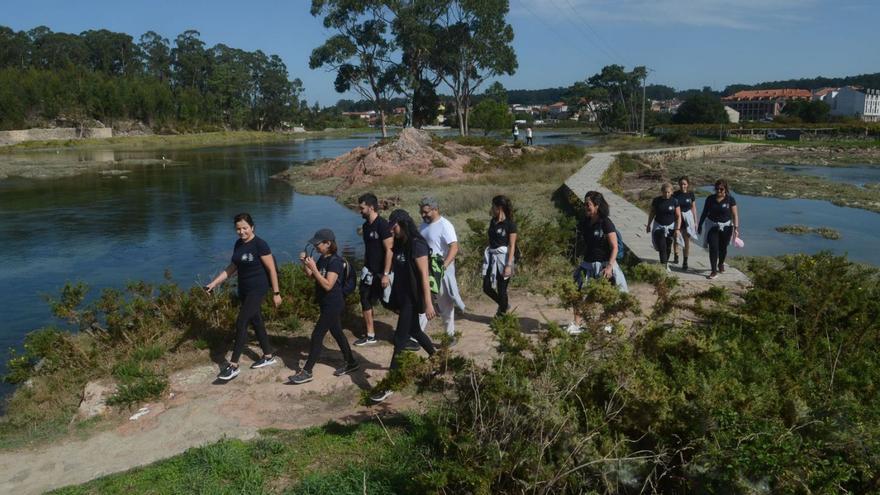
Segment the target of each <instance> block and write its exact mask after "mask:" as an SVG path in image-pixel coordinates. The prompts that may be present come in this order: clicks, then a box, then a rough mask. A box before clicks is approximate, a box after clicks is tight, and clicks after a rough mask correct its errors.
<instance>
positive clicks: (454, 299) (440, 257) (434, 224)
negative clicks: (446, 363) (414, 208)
mask: <svg viewBox="0 0 880 495" xmlns="http://www.w3.org/2000/svg"><path fill="white" fill-rule="evenodd" d="M419 213H420V214H421V216H422V220H423V222H422V225H421V226H420V227H419V233H420V234H422V237H424V238H425V242H427V243H428V247H429V248H430V249H431V259H430V260H429V261H430V262H431V264H432V265H435V266H438V267H441V268H442V272H443V276H442V277H441V278H440V281H439V282H440V284H439V287H437V288H436V290H437V292H436V293H437V308H438V309H439V310H440V311H439V314H440V317H441V318H442V319H443V324H444V325H445V326H446V335H447V336H448V337H449V346H450V347H451V346H454V345H455V344H456V343H457V342H458V339H457V338H456V337H455V307H456V306H458V309H459V310H461V311H464V310H465V307H464V302H462V300H461V294H460V293H459V290H458V281H457V280H456V278H455V256H456V255H457V254H458V238H457V237H456V235H455V226H453V225H452V222H450V221H449V220H447V219H445V218H443V216H442V215H441V214H440V203H439V202H438V201H437V200H436V199H434V198H432V197H430V196H429V197H425V198H422V200H421V201H420V202H419ZM433 290H434V289H432V291H433ZM419 322H420V324H421V325H422V330H425V328H427V323H428V321H427V320H426V319H425V317H424V315H421V316H420V317H419Z"/></svg>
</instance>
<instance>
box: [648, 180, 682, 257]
mask: <svg viewBox="0 0 880 495" xmlns="http://www.w3.org/2000/svg"><path fill="white" fill-rule="evenodd" d="M680 225H681V208H679V206H678V201H676V199H675V198H673V197H672V184H670V183H669V182H666V183H664V184H663V185H662V186H660V196H657V197H656V198H654V200H653V201H651V211H650V212H649V213H648V223H647V225H645V232H648V233H650V234H651V242H652V243H653V244H654V249H655V250H656V251H657V252H658V253H660V264H662V265H663V267H664V268H665V269H666V270H669V254H670V253H671V252H672V244H673V243H674V242H676V238H677V236H678V232H679V231H678V229H679V226H680Z"/></svg>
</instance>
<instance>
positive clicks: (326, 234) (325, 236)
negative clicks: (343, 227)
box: [309, 229, 336, 246]
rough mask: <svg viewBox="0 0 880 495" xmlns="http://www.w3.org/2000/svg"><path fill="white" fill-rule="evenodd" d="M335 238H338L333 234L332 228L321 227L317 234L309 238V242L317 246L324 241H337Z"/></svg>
mask: <svg viewBox="0 0 880 495" xmlns="http://www.w3.org/2000/svg"><path fill="white" fill-rule="evenodd" d="M335 240H336V236H335V235H333V231H332V230H330V229H321V230H319V231H317V232H315V235H313V236H312V238H311V239H309V244H311V245H313V246H317V245H318V244H320V243H322V242H324V241H335Z"/></svg>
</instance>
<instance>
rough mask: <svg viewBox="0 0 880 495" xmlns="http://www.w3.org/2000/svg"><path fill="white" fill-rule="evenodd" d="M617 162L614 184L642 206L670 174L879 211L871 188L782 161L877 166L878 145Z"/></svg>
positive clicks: (755, 191)
mask: <svg viewBox="0 0 880 495" xmlns="http://www.w3.org/2000/svg"><path fill="white" fill-rule="evenodd" d="M618 163H619V164H620V166H621V167H620V168H618V170H619V172H618V175H617V177H616V182H617V183H616V184H615V185H614V186H615V187H614V188H615V189H617V190H618V191H619V192H620V193H621V194H623V195H624V197H626V198H627V199H628V200H630V201H632V202H634V203H636V204H638V205H639V206H641V207H643V208H644V207H646V205H647V203H648V202H650V199H651V198H653V197H654V196H656V195H657V194H659V188H660V184H662V183H663V182H665V181H672V182H674V181H675V178H677V177H681V176H683V175H685V176H688V177H690V179H691V184H692V185H693V186H696V187H699V186H704V185H707V184H712V183H714V181H715V180H717V179H718V178H725V179H727V181H728V182H729V183H730V186H731V187H732V188H733V190H734V191H736V192H737V193H740V194H747V195H751V196H764V197H773V198H780V199H793V198H801V199H816V200H824V201H830V202H831V203H833V204H835V205H838V206H847V207H851V208H860V209H864V210H869V211H874V212H880V195H878V194H877V190H876V188H874V187H860V186H857V185H854V184H846V183H842V182H835V181H832V180H828V179H825V178H822V177H815V176H810V175H803V174H795V173H791V172H790V171H786V169H785V165H813V166H824V167H828V166H837V167H845V166H848V165H852V164H854V163H859V164H862V165H865V164H867V165H869V166H870V165H872V164H877V165H878V166H880V149H873V148H870V149H845V150H835V149H831V148H808V147H805V148H801V147H781V146H753V147H751V148H748V149H746V150H743V151H740V152H732V153H725V154H723V155H717V156H706V157H702V158H698V159H689V160H669V161H659V162H658V161H648V160H646V159H644V158H642V157H635V156H625V157H623V158H622V159H621V160H620V161H619V162H618Z"/></svg>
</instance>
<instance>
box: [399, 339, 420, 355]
mask: <svg viewBox="0 0 880 495" xmlns="http://www.w3.org/2000/svg"><path fill="white" fill-rule="evenodd" d="M403 350H404V351H409V352H419V351H420V350H422V346H421V345H420V344H419V343H418V342H413V341H412V340H410V341H409V342H407V343H406V345H405V346H403Z"/></svg>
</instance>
